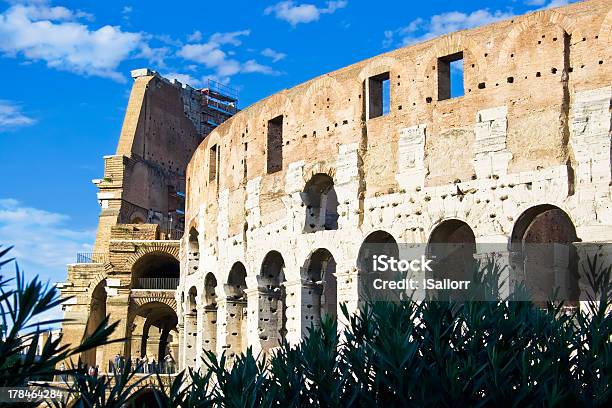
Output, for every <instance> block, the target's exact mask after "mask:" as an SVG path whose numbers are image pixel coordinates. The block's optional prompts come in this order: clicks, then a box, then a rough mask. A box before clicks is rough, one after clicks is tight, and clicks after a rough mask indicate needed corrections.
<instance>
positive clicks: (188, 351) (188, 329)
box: [183, 310, 197, 368]
mask: <svg viewBox="0 0 612 408" xmlns="http://www.w3.org/2000/svg"><path fill="white" fill-rule="evenodd" d="M196 331H197V315H196V313H194V312H193V311H191V310H187V313H186V314H185V330H184V332H185V333H184V339H185V340H184V344H185V346H184V347H183V352H184V353H183V354H184V358H183V368H187V367H195V362H196V349H195V344H196Z"/></svg>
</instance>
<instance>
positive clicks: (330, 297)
mask: <svg viewBox="0 0 612 408" xmlns="http://www.w3.org/2000/svg"><path fill="white" fill-rule="evenodd" d="M335 273H336V261H335V260H334V257H333V255H332V254H331V252H329V251H328V250H327V249H324V248H319V249H317V250H315V251H313V252H312V254H311V255H310V256H309V257H308V259H307V260H306V262H305V264H304V267H303V268H302V279H303V282H304V283H303V284H302V310H301V314H302V320H303V321H304V323H305V324H304V326H305V328H307V327H308V326H310V325H312V326H314V327H318V326H320V324H321V318H322V317H323V316H325V315H327V316H330V317H332V318H334V319H335V318H336V317H337V316H338V284H337V281H336V276H335Z"/></svg>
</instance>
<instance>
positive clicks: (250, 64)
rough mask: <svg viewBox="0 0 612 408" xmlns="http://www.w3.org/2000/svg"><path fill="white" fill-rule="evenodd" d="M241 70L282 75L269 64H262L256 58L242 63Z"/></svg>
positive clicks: (247, 72)
mask: <svg viewBox="0 0 612 408" xmlns="http://www.w3.org/2000/svg"><path fill="white" fill-rule="evenodd" d="M240 72H243V73H245V74H250V73H259V74H265V75H280V72H279V71H276V70H274V69H272V68H271V67H269V66H267V65H262V64H260V63H258V62H257V61H255V60H248V61H246V62H245V63H244V64H242V68H241V70H240Z"/></svg>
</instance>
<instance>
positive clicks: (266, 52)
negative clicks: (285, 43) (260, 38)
mask: <svg viewBox="0 0 612 408" xmlns="http://www.w3.org/2000/svg"><path fill="white" fill-rule="evenodd" d="M261 55H263V56H264V57H268V58H270V59H272V62H278V61H280V60H282V59H284V58H285V57H286V56H287V54H285V53H282V52H278V51H274V50H273V49H272V48H265V49H263V50H262V51H261Z"/></svg>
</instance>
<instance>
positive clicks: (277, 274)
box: [257, 251, 287, 351]
mask: <svg viewBox="0 0 612 408" xmlns="http://www.w3.org/2000/svg"><path fill="white" fill-rule="evenodd" d="M257 281H258V285H259V288H258V290H259V293H260V296H259V305H258V310H259V340H260V342H261V347H262V350H263V351H268V350H270V349H271V348H273V347H276V346H278V345H279V342H281V341H282V340H283V339H284V338H285V337H286V335H287V316H286V308H287V296H286V292H285V285H284V282H285V260H284V259H283V256H282V255H281V254H280V252H278V251H270V252H268V253H267V254H266V256H265V257H264V259H263V262H262V264H261V270H260V273H259V276H258V277H257Z"/></svg>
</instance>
